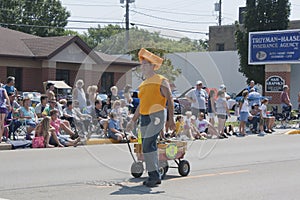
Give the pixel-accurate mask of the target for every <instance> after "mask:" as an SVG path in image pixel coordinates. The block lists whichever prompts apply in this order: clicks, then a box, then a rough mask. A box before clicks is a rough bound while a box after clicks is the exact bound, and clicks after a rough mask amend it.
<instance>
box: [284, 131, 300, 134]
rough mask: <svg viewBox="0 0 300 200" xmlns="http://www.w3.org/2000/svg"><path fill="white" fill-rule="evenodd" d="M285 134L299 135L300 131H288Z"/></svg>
mask: <svg viewBox="0 0 300 200" xmlns="http://www.w3.org/2000/svg"><path fill="white" fill-rule="evenodd" d="M285 134H287V135H295V134H300V130H290V131H288V132H286V133H285Z"/></svg>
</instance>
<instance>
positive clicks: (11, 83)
mask: <svg viewBox="0 0 300 200" xmlns="http://www.w3.org/2000/svg"><path fill="white" fill-rule="evenodd" d="M2 87H3V88H4V89H5V90H6V93H7V94H9V93H11V92H13V93H15V95H17V88H15V77H13V76H9V77H7V79H6V84H5V85H3V86H2Z"/></svg>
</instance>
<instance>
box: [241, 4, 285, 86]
mask: <svg viewBox="0 0 300 200" xmlns="http://www.w3.org/2000/svg"><path fill="white" fill-rule="evenodd" d="M289 15H290V3H289V1H288V0H247V3H246V13H245V24H244V26H243V27H242V26H240V25H239V24H236V26H237V31H236V42H237V48H238V53H239V56H240V68H239V71H240V72H242V73H243V74H244V75H245V76H246V77H247V81H248V82H250V81H251V80H254V81H255V82H257V83H260V84H262V85H263V86H264V79H265V77H264V76H265V67H264V65H255V66H253V65H248V36H249V32H255V31H270V30H284V29H287V27H288V22H289V19H288V18H289Z"/></svg>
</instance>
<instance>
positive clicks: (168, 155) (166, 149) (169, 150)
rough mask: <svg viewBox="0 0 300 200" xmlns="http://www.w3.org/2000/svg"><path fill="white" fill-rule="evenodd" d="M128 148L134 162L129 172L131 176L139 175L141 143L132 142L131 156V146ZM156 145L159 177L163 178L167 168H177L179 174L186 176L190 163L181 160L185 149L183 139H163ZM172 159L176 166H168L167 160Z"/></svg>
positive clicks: (142, 165)
mask: <svg viewBox="0 0 300 200" xmlns="http://www.w3.org/2000/svg"><path fill="white" fill-rule="evenodd" d="M128 146H129V150H130V153H131V156H132V158H133V160H134V162H133V163H132V165H131V174H132V176H133V177H135V178H138V177H141V176H142V174H143V172H144V164H143V162H144V155H143V151H142V144H138V143H137V144H134V153H135V154H136V158H137V159H135V157H134V156H133V154H132V151H131V147H130V145H129V144H128ZM157 146H158V160H159V173H160V175H161V178H164V176H165V175H166V173H167V172H168V169H169V168H178V172H179V174H180V175H181V176H187V175H188V174H189V173H190V164H189V162H188V161H187V160H183V158H184V155H185V152H186V150H187V142H185V141H163V142H160V143H158V144H157ZM169 160H173V161H174V162H175V163H176V164H177V166H175V167H174V166H169V163H168V161H169Z"/></svg>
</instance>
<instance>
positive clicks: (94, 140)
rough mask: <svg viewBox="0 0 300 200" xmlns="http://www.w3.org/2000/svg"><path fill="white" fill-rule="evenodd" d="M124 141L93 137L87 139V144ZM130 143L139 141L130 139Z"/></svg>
mask: <svg viewBox="0 0 300 200" xmlns="http://www.w3.org/2000/svg"><path fill="white" fill-rule="evenodd" d="M122 143H124V142H120V141H117V140H114V139H111V138H103V139H102V138H101V139H97V138H92V139H89V140H87V141H86V144H85V145H97V144H122ZM130 143H137V140H130Z"/></svg>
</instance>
